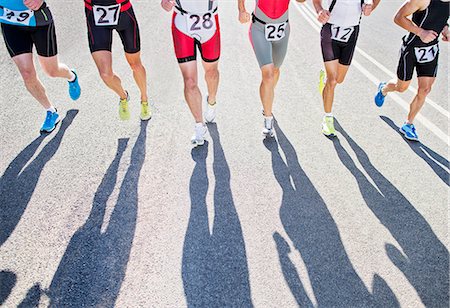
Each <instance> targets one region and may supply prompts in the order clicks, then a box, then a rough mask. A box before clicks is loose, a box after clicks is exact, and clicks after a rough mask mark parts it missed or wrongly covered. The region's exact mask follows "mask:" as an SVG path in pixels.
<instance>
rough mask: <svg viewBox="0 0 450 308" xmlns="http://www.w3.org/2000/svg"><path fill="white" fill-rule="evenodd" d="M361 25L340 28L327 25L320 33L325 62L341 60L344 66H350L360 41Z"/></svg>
mask: <svg viewBox="0 0 450 308" xmlns="http://www.w3.org/2000/svg"><path fill="white" fill-rule="evenodd" d="M358 34H359V25H358V26H353V27H338V26H336V25H331V24H325V25H323V27H322V31H321V32H320V38H321V40H320V42H321V47H322V56H323V61H324V62H328V61H333V60H339V63H340V64H342V65H350V64H351V62H352V59H353V54H354V52H355V48H356V42H357V40H358Z"/></svg>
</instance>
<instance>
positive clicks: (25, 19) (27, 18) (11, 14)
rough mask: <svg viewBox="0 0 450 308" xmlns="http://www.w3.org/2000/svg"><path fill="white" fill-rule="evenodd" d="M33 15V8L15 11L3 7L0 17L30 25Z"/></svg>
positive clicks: (19, 23)
mask: <svg viewBox="0 0 450 308" xmlns="http://www.w3.org/2000/svg"><path fill="white" fill-rule="evenodd" d="M33 16H34V11H32V10H26V11H13V10H10V9H7V8H3V15H2V16H0V19H2V20H5V21H7V22H10V23H14V24H18V25H22V26H29V25H30V22H31V19H32V17H33Z"/></svg>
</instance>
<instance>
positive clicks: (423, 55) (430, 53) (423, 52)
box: [414, 44, 439, 63]
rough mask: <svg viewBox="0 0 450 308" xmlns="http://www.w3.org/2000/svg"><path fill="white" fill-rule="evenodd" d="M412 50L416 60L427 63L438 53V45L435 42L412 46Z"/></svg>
mask: <svg viewBox="0 0 450 308" xmlns="http://www.w3.org/2000/svg"><path fill="white" fill-rule="evenodd" d="M414 52H415V53H416V59H417V62H419V63H428V62H431V61H433V60H434V59H436V56H437V55H438V53H439V46H438V44H435V45H433V46H426V47H414Z"/></svg>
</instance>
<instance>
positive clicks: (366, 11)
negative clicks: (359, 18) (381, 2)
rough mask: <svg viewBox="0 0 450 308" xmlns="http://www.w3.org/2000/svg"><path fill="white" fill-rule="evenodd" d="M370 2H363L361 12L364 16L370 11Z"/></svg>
mask: <svg viewBox="0 0 450 308" xmlns="http://www.w3.org/2000/svg"><path fill="white" fill-rule="evenodd" d="M372 8H373V6H372V4H363V7H362V9H363V14H364V16H369V15H370V14H371V13H372Z"/></svg>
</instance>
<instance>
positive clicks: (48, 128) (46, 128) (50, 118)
mask: <svg viewBox="0 0 450 308" xmlns="http://www.w3.org/2000/svg"><path fill="white" fill-rule="evenodd" d="M60 120H61V118H60V116H59V114H58V112H57V111H55V112H51V111H47V116H46V117H45V121H44V123H43V124H42V127H41V132H46V133H51V132H52V131H53V130H54V129H55V127H56V124H58V122H59V121H60Z"/></svg>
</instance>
